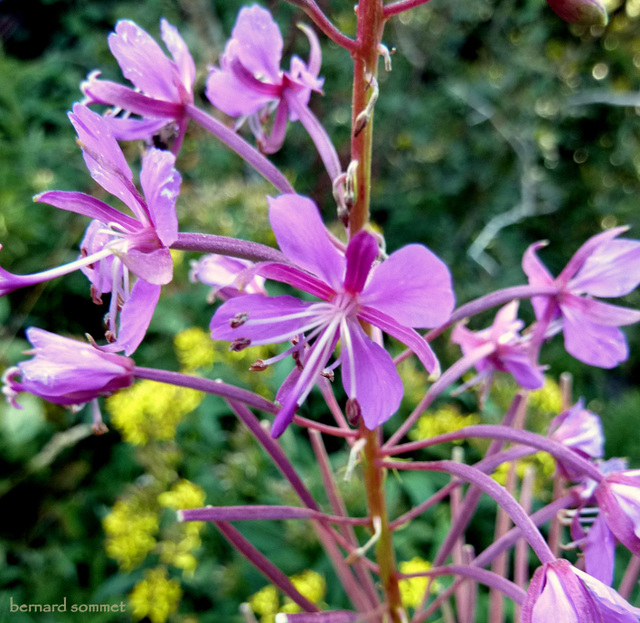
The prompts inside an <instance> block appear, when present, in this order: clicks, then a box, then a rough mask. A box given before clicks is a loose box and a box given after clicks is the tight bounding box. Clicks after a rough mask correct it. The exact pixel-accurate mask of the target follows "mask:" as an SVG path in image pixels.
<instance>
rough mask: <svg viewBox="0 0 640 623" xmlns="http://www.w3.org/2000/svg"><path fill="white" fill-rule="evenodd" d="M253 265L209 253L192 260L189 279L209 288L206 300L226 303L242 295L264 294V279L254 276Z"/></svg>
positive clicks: (245, 261)
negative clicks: (218, 300) (219, 300)
mask: <svg viewBox="0 0 640 623" xmlns="http://www.w3.org/2000/svg"><path fill="white" fill-rule="evenodd" d="M253 267H254V263H253V262H250V261H249V260H243V259H240V258H237V257H227V256H226V255H218V254H216V253H209V254H208V255H205V256H203V257H201V258H200V259H199V260H192V262H191V270H190V271H189V279H190V280H191V281H192V282H194V283H195V282H200V283H204V284H205V285H208V286H210V287H211V292H210V293H209V296H208V297H207V300H208V301H210V302H213V301H214V300H215V299H216V298H219V299H221V300H223V301H226V300H227V299H229V298H232V297H234V296H240V295H244V294H266V293H267V292H266V290H265V289H264V277H261V276H260V275H256V274H254V271H253V270H252V269H253Z"/></svg>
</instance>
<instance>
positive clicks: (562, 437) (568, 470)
mask: <svg viewBox="0 0 640 623" xmlns="http://www.w3.org/2000/svg"><path fill="white" fill-rule="evenodd" d="M549 437H550V438H551V439H553V440H554V441H559V442H560V443H562V444H564V445H565V446H568V447H570V448H571V449H572V450H574V451H575V452H577V453H578V454H579V455H581V456H583V457H584V458H587V459H600V458H602V456H603V453H604V452H603V446H604V435H603V433H602V423H601V421H600V418H599V417H598V416H597V415H596V414H595V413H593V412H592V411H589V410H588V409H585V408H584V401H583V400H582V398H581V399H580V400H578V402H577V403H576V404H575V405H573V407H571V408H570V409H567V410H566V411H563V412H562V413H561V414H560V415H558V416H557V417H556V418H554V419H553V420H552V421H551V424H549ZM558 469H559V470H560V472H561V473H562V475H563V476H564V477H565V478H567V479H568V480H574V481H577V480H580V479H581V478H582V477H583V475H582V474H581V473H580V472H578V470H576V469H575V468H573V467H571V466H570V465H567V464H564V463H563V462H562V461H559V462H558Z"/></svg>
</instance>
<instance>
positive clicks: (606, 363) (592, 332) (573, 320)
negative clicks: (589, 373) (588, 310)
mask: <svg viewBox="0 0 640 623" xmlns="http://www.w3.org/2000/svg"><path fill="white" fill-rule="evenodd" d="M562 315H563V320H562V323H563V330H564V345H565V348H566V349H567V352H568V353H569V354H570V355H571V356H572V357H575V358H576V359H578V360H579V361H582V362H584V363H586V364H589V365H590V366H597V367H598V368H615V367H616V366H617V365H618V364H619V363H620V362H622V361H626V359H627V357H628V356H629V349H628V347H627V340H626V338H625V337H624V334H623V333H622V331H620V329H617V328H616V327H607V326H605V325H600V324H594V323H592V322H590V321H589V320H587V318H585V317H584V315H583V314H580V313H578V312H574V311H573V309H572V308H570V307H566V308H564V309H563V311H562Z"/></svg>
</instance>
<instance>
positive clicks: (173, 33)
mask: <svg viewBox="0 0 640 623" xmlns="http://www.w3.org/2000/svg"><path fill="white" fill-rule="evenodd" d="M160 32H161V33H162V40H163V41H164V44H165V45H166V46H167V50H169V52H170V53H171V56H172V57H173V59H174V60H175V62H176V65H177V66H178V72H179V74H180V79H181V81H182V85H183V86H184V89H185V92H186V93H191V91H192V90H193V83H194V81H195V79H196V66H195V64H194V62H193V58H192V57H191V54H190V53H189V49H188V48H187V44H186V43H185V42H184V39H183V38H182V37H181V36H180V33H179V32H178V29H177V28H176V27H175V26H172V25H171V24H170V23H169V22H168V21H167V20H166V19H162V20H160Z"/></svg>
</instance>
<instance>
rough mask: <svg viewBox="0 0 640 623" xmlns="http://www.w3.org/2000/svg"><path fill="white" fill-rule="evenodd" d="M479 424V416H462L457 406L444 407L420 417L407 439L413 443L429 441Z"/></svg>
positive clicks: (474, 414) (473, 414)
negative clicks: (423, 440)
mask: <svg viewBox="0 0 640 623" xmlns="http://www.w3.org/2000/svg"><path fill="white" fill-rule="evenodd" d="M479 422H480V416H479V415H477V414H476V413H472V414H470V415H462V414H461V413H460V409H458V407H457V406H455V405H445V406H443V407H442V408H440V409H438V410H437V411H434V412H433V413H425V414H424V415H421V416H420V418H419V419H418V421H417V422H416V426H415V427H414V428H413V429H412V430H411V431H410V432H409V438H410V439H413V440H414V441H419V440H421V439H431V438H432V437H436V436H437V435H443V434H445V433H453V432H455V431H457V430H460V429H461V428H465V427H466V426H472V425H473V424H478V423H479Z"/></svg>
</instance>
